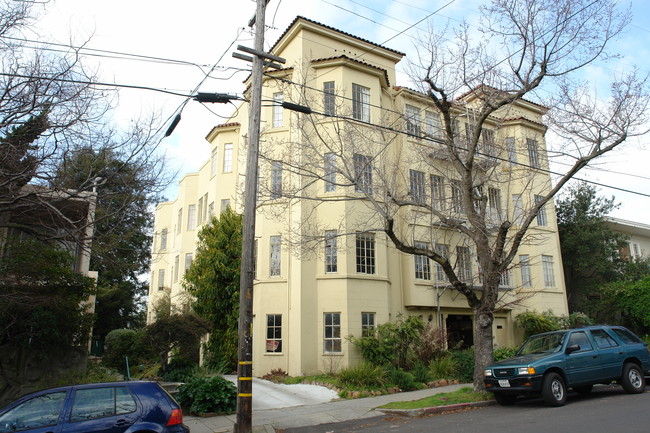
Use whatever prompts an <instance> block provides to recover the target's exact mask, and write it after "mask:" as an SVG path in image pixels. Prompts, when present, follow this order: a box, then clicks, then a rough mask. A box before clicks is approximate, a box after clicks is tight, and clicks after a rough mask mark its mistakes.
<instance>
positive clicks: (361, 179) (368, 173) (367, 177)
mask: <svg viewBox="0 0 650 433" xmlns="http://www.w3.org/2000/svg"><path fill="white" fill-rule="evenodd" d="M353 163H354V177H355V182H354V191H355V192H364V193H366V194H371V193H372V161H371V160H370V157H369V156H367V155H361V154H359V153H355V154H354V156H353Z"/></svg>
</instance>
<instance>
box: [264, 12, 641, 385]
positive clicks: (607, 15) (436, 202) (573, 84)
mask: <svg viewBox="0 0 650 433" xmlns="http://www.w3.org/2000/svg"><path fill="white" fill-rule="evenodd" d="M481 13H482V18H481V20H480V23H481V24H480V27H479V28H478V30H473V28H472V27H470V26H469V25H466V24H462V25H460V26H458V28H455V29H451V30H450V29H445V31H444V32H442V33H437V32H436V30H435V29H433V28H432V29H431V30H430V32H429V33H428V35H427V36H426V37H423V38H421V43H420V44H419V45H418V47H417V57H416V61H415V62H413V63H411V65H410V76H411V78H412V79H413V82H414V86H415V87H416V91H411V90H408V89H399V88H398V89H391V90H390V91H385V92H384V93H382V98H384V101H385V102H383V103H382V110H381V112H382V116H381V119H379V120H377V118H376V117H375V118H374V119H373V122H368V121H366V119H363V118H362V117H360V116H359V115H358V114H359V113H358V112H356V113H355V112H354V110H355V108H354V106H353V105H354V102H353V103H351V102H350V100H349V97H348V98H343V97H337V98H332V99H331V100H330V101H329V102H327V101H324V98H325V99H327V96H324V95H323V94H322V93H319V92H316V91H314V90H313V89H311V88H309V87H307V86H304V85H303V86H296V87H292V84H291V83H289V84H286V83H287V80H285V81H284V83H285V84H284V86H285V87H284V93H285V100H287V99H289V98H290V97H291V96H293V100H294V101H299V102H300V103H302V104H305V105H310V106H311V107H322V110H320V111H322V112H321V113H312V114H310V115H304V114H300V115H296V116H295V119H297V124H296V126H297V127H298V130H299V131H300V133H299V134H298V135H299V137H296V136H295V135H294V136H293V137H294V138H292V140H291V141H282V142H278V141H274V140H273V139H272V138H269V139H268V142H267V146H266V147H265V148H264V149H263V150H262V153H263V155H264V158H265V159H266V160H267V163H265V164H263V165H262V172H261V179H269V180H268V182H262V185H261V187H262V197H263V200H262V204H264V199H266V198H271V199H272V198H274V197H277V196H278V194H279V195H281V196H283V197H288V198H290V199H292V200H289V201H288V203H292V202H294V203H295V200H302V214H303V219H302V222H301V224H300V227H296V225H295V224H294V225H293V229H294V232H295V233H297V234H298V235H299V237H297V238H296V240H297V241H300V242H302V244H303V245H304V243H305V241H309V240H310V239H311V240H317V239H322V233H323V231H322V228H323V227H322V226H323V223H322V221H321V222H320V223H319V222H318V221H316V220H315V219H314V218H311V217H310V216H311V215H313V214H315V213H316V209H317V208H318V207H319V206H323V205H325V204H328V203H330V204H331V202H334V201H336V202H337V203H339V206H340V209H341V219H340V221H339V222H340V227H341V230H340V231H339V232H337V235H338V236H345V235H348V234H352V233H357V232H359V231H364V232H371V231H376V232H384V233H385V234H386V235H387V237H388V238H389V239H390V240H391V241H392V244H394V246H395V247H396V248H397V249H398V250H399V251H402V252H404V253H407V254H414V255H418V256H426V257H428V258H430V259H431V260H433V261H435V262H436V263H438V264H439V266H440V267H441V268H442V270H443V271H444V273H445V275H446V277H447V279H448V282H449V284H450V285H451V286H452V287H453V289H455V290H457V291H458V292H460V293H461V294H462V295H464V297H465V298H466V299H467V303H468V305H469V307H470V308H471V309H472V311H473V313H474V315H475V320H474V348H475V356H476V363H475V376H474V387H475V388H476V389H483V387H484V385H483V380H482V379H483V378H482V374H483V370H484V367H485V366H486V365H487V364H488V363H490V362H491V361H492V348H493V341H492V340H493V335H492V324H493V320H494V312H495V310H496V309H497V308H499V307H500V306H502V305H503V302H506V298H504V295H502V294H501V293H500V291H499V285H500V282H501V279H502V278H503V275H504V274H505V273H507V272H508V271H509V270H510V269H511V268H512V266H513V262H514V261H515V258H516V256H517V252H518V250H519V248H520V246H522V244H524V243H541V242H543V236H541V235H539V234H536V233H535V232H534V231H530V230H529V229H530V227H531V224H532V223H533V222H534V221H535V220H536V219H537V218H538V217H539V215H540V213H541V212H544V209H545V208H544V206H545V205H546V204H547V203H549V202H552V199H553V197H554V196H555V195H556V194H557V193H558V191H559V190H560V189H561V188H562V187H563V186H564V185H565V184H566V183H567V182H568V181H569V180H570V179H571V178H572V177H574V176H575V175H576V173H578V172H579V171H580V170H581V169H582V168H584V167H585V166H587V165H588V164H589V163H590V162H591V161H593V160H594V159H596V158H598V157H600V156H602V155H604V154H605V153H607V152H609V151H611V150H613V149H615V148H616V147H617V146H619V145H621V144H622V143H624V142H625V141H626V139H628V138H630V137H633V136H638V135H642V134H645V133H646V132H647V130H648V123H647V122H648V114H649V113H648V108H649V105H648V104H649V102H650V95H649V93H648V86H647V84H648V83H647V77H639V76H637V74H636V72H635V71H632V72H631V73H630V74H628V75H626V76H621V77H614V79H613V83H612V85H611V94H610V95H609V97H608V98H607V99H606V100H602V99H601V95H596V94H594V93H593V92H592V91H590V90H589V89H588V87H586V86H585V85H584V84H585V83H581V82H580V81H577V79H578V74H579V73H580V71H581V70H582V69H583V68H584V67H585V66H587V65H590V64H592V63H593V62H594V61H596V60H601V59H605V58H607V57H608V56H609V53H608V49H609V48H610V45H611V42H612V41H613V40H614V39H615V38H616V37H617V36H619V35H620V33H621V32H622V31H623V30H624V28H625V25H626V24H627V23H628V22H629V13H628V12H627V11H620V10H619V9H618V8H617V4H616V2H614V1H611V0H563V1H556V0H514V1H513V0H493V1H492V2H491V4H490V5H489V6H485V7H482V8H481ZM297 70H302V71H307V72H305V76H303V77H302V79H303V80H304V81H303V82H304V83H308V82H311V81H310V79H311V78H312V77H310V76H309V74H310V73H313V72H309V68H307V67H303V68H297ZM295 80H296V77H295V76H294V81H295ZM276 82H278V83H281V82H282V80H280V79H279V80H277V81H276ZM542 85H543V87H542ZM278 86H280V84H278ZM340 90H343V91H344V92H345V91H347V90H349V89H340ZM345 93H346V94H347V95H349V94H350V92H345ZM529 99H530V100H529ZM332 101H337V104H336V106H334V105H331V104H333V102H332ZM404 101H406V103H407V104H408V103H409V101H415V102H414V103H413V105H414V106H416V109H415V110H413V109H411V110H410V111H409V107H406V113H405V111H404V108H405V106H404ZM531 101H537V102H531ZM328 104H330V106H328ZM351 106H352V110H350V107H351ZM418 106H420V107H421V106H425V107H427V110H430V111H432V112H434V113H435V116H436V118H437V119H439V120H436V119H433V118H432V119H430V121H429V119H425V121H424V122H423V121H422V117H424V115H425V114H426V113H425V112H424V110H423V109H419V110H418V109H417V107H418ZM546 107H550V108H546ZM357 109H358V107H357ZM315 111H318V110H315ZM404 113H405V114H404ZM323 115H324V116H323ZM421 116H422V117H421ZM438 116H439V117H438ZM543 116H546V117H545V118H546V119H547V120H546V122H547V123H548V125H549V127H550V128H551V130H552V132H553V133H554V134H555V136H556V137H557V139H555V140H553V142H552V143H549V146H550V147H551V149H550V150H549V152H548V154H547V152H546V147H545V146H544V144H543V143H544V135H545V133H546V131H547V126H545V125H544V124H543V123H542V119H543ZM352 118H354V120H353V119H352ZM328 119H329V121H328ZM515 121H521V122H524V123H526V126H525V127H526V128H528V129H529V130H531V131H534V132H535V135H536V136H538V137H540V140H538V141H535V140H532V141H528V140H526V139H525V137H518V138H517V141H516V142H514V141H513V142H508V140H506V139H505V137H506V136H505V135H504V134H505V131H507V130H508V128H509V127H511V125H512V124H513V122H515ZM438 122H439V123H438ZM423 124H424V128H423V127H422V125H423ZM405 136H408V137H409V139H406V138H404V137H405ZM555 156H557V157H559V158H562V160H563V161H564V162H565V163H566V162H567V161H568V163H569V168H568V169H567V170H566V171H565V172H563V173H560V174H558V175H557V176H555V175H554V179H553V180H552V176H551V171H550V168H549V159H550V158H552V157H555ZM279 162H281V164H282V166H281V169H282V170H283V171H284V173H285V174H286V178H285V179H286V180H285V181H284V182H283V183H281V184H277V183H276V184H274V183H273V170H274V163H275V169H276V170H277V164H278V163H279ZM506 167H510V168H509V169H505V168H506ZM265 170H266V171H265ZM420 176H424V177H423V178H422V179H419V177H420ZM439 181H440V182H445V184H446V191H447V192H446V194H447V196H445V195H444V194H443V193H442V192H440V193H438V194H437V193H436V182H439ZM323 182H324V183H326V184H329V185H332V187H333V188H339V189H341V190H345V191H347V192H346V193H344V194H342V195H338V196H326V195H323V194H320V190H318V189H317V188H316V187H315V185H322V184H323ZM265 186H268V187H269V190H266V191H265V190H264V187H265ZM278 187H279V188H280V190H278ZM450 187H451V188H450ZM318 188H321V187H320V186H319V187H318ZM429 191H432V192H431V193H430V192H429ZM441 191H442V190H441ZM500 191H503V192H507V195H506V197H510V196H511V195H513V194H514V195H515V196H518V197H519V199H518V200H515V202H514V203H510V201H509V200H508V203H510V205H509V206H504V205H502V204H501V203H500V202H501V198H500V194H503V192H500ZM503 195H505V194H503ZM504 201H505V200H504ZM306 203H309V204H306ZM504 207H505V209H504ZM508 207H511V208H508ZM261 209H262V211H263V212H268V213H272V214H274V216H281V215H286V212H285V210H284V209H282V207H281V206H280V205H276V206H272V207H269V206H261ZM351 220H353V221H352V222H351ZM334 223H335V222H333V221H328V222H327V224H328V225H329V226H330V227H331V226H332V224H334ZM414 240H426V241H427V242H415V241H414ZM436 244H438V245H442V246H445V245H446V246H447V248H448V246H449V245H455V246H456V247H457V254H456V262H455V263H452V261H451V260H450V259H449V257H450V253H449V251H447V250H445V249H444V248H439V247H438V248H436ZM470 246H471V248H472V250H473V251H474V253H475V260H476V261H477V262H478V265H479V272H478V276H477V277H476V276H475V278H474V279H472V276H471V275H467V268H466V266H465V265H464V264H463V261H466V260H469V259H467V258H464V257H463V255H464V254H465V252H466V251H467V250H465V249H463V248H467V247H470ZM303 250H309V249H308V248H303ZM509 302H516V300H515V299H509Z"/></svg>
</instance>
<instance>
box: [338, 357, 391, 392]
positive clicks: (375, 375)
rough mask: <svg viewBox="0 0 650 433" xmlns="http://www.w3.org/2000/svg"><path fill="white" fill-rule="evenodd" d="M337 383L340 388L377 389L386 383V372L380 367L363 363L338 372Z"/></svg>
mask: <svg viewBox="0 0 650 433" xmlns="http://www.w3.org/2000/svg"><path fill="white" fill-rule="evenodd" d="M337 381H338V384H339V387H341V388H346V387H347V388H356V389H364V388H378V387H382V386H384V384H385V382H386V370H384V369H383V368H382V367H381V366H376V365H372V364H370V363H368V362H363V363H361V364H359V365H357V366H354V367H350V368H346V369H343V370H341V371H340V372H339V374H338V377H337Z"/></svg>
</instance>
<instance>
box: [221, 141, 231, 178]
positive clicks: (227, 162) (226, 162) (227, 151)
mask: <svg viewBox="0 0 650 433" xmlns="http://www.w3.org/2000/svg"><path fill="white" fill-rule="evenodd" d="M223 172H224V173H230V172H232V143H226V144H225V145H224V146H223Z"/></svg>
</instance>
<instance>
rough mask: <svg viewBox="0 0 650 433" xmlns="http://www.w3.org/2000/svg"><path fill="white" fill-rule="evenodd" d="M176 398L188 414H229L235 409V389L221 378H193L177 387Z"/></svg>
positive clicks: (230, 383)
mask: <svg viewBox="0 0 650 433" xmlns="http://www.w3.org/2000/svg"><path fill="white" fill-rule="evenodd" d="M176 398H177V400H178V402H179V404H180V405H181V407H183V408H186V409H189V411H190V413H192V414H196V415H203V414H206V413H212V412H214V413H226V414H231V413H233V412H234V411H235V409H236V408H237V388H236V387H235V385H234V384H233V383H232V382H230V381H228V380H226V379H224V378H223V377H221V376H214V377H198V376H197V377H194V378H193V379H191V380H190V381H189V382H187V383H184V384H183V385H181V386H179V387H178V394H176Z"/></svg>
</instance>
